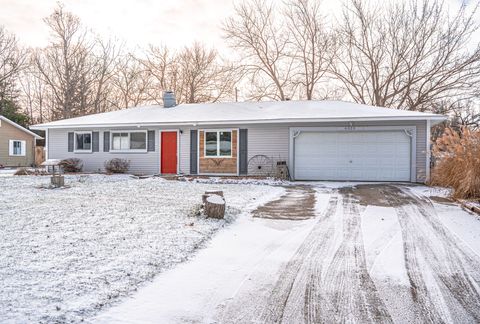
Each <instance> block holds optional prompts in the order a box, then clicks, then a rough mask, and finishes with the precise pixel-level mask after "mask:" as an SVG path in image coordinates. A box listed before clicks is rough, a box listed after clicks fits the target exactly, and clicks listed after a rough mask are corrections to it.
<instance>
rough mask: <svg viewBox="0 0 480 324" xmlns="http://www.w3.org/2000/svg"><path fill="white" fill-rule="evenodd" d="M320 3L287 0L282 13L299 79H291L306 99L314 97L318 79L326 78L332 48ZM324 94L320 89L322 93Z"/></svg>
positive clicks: (314, 0)
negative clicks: (285, 21)
mask: <svg viewBox="0 0 480 324" xmlns="http://www.w3.org/2000/svg"><path fill="white" fill-rule="evenodd" d="M320 4H321V2H320V1H316V0H290V1H289V2H288V3H287V4H286V5H287V6H286V10H285V13H284V15H285V18H286V20H287V30H288V32H289V35H290V36H291V42H292V47H293V53H292V55H293V57H294V59H295V61H296V62H297V64H298V67H297V68H296V71H297V72H296V76H297V77H299V78H298V79H296V78H295V79H294V82H295V83H296V85H297V86H298V88H299V90H300V91H304V92H305V96H306V99H307V100H312V99H313V98H314V95H315V90H316V89H315V88H316V87H317V86H318V84H319V82H320V81H322V79H323V80H326V78H325V76H326V74H327V73H328V71H329V68H330V65H331V64H332V61H333V53H334V51H335V48H334V46H335V39H334V37H333V33H331V32H329V31H328V30H327V27H326V25H325V23H324V20H325V18H324V17H323V16H322V15H321V5H320ZM327 91H328V90H327ZM328 94H329V92H325V91H324V95H327V96H328Z"/></svg>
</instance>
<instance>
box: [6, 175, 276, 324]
mask: <svg viewBox="0 0 480 324" xmlns="http://www.w3.org/2000/svg"><path fill="white" fill-rule="evenodd" d="M48 183H49V178H48V177H35V176H22V177H0V206H1V209H0V220H1V222H0V251H1V254H0V282H1V286H0V319H1V321H2V322H22V323H25V322H50V323H52V322H70V321H74V322H78V321H81V320H82V319H87V320H88V318H90V317H91V316H92V315H94V314H95V313H96V312H97V311H98V310H100V309H102V308H103V307H104V306H106V305H108V304H111V303H112V302H115V301H117V300H118V297H119V296H124V295H127V294H129V293H131V292H132V291H134V290H136V289H137V287H139V286H141V285H142V283H144V282H146V281H148V280H150V279H152V278H153V277H154V276H155V275H156V274H158V273H160V272H162V271H164V270H165V269H168V268H171V267H172V266H173V265H175V264H177V263H179V262H182V261H184V260H186V259H188V258H189V257H190V256H191V255H192V253H194V252H195V250H196V249H197V248H198V247H199V246H202V245H203V244H204V242H205V241H206V240H207V239H209V238H210V237H211V236H212V234H214V233H215V232H216V231H217V230H218V229H219V228H222V227H224V226H225V224H226V223H228V222H229V221H231V220H232V219H234V218H236V217H245V215H243V216H242V215H241V213H244V212H248V211H249V210H251V209H252V208H254V207H255V206H256V205H258V204H259V203H261V202H262V201H264V200H268V199H270V198H272V197H276V196H278V195H280V194H281V193H282V192H283V189H282V188H278V187H271V186H267V185H264V186H259V185H251V184H245V185H239V184H202V183H190V182H180V181H167V180H163V179H159V178H151V179H144V180H137V179H132V178H130V177H129V176H103V175H82V176H67V178H66V184H67V185H69V186H70V188H66V189H54V190H50V189H40V187H41V186H42V185H45V184H48ZM205 190H223V191H224V193H225V199H226V201H227V206H228V208H227V217H226V221H219V220H209V219H205V218H204V217H202V216H196V215H195V213H196V211H197V208H198V206H199V202H201V194H202V193H203V192H204V191H205ZM239 215H240V216H239Z"/></svg>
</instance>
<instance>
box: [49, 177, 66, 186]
mask: <svg viewBox="0 0 480 324" xmlns="http://www.w3.org/2000/svg"><path fill="white" fill-rule="evenodd" d="M50 183H51V184H52V186H54V187H55V188H59V187H63V186H65V179H64V177H63V176H62V175H58V174H54V175H52V177H51V178H50Z"/></svg>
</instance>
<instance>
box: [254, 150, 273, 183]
mask: <svg viewBox="0 0 480 324" xmlns="http://www.w3.org/2000/svg"><path fill="white" fill-rule="evenodd" d="M272 174H273V161H272V159H271V158H269V157H268V156H266V155H261V154H259V155H254V156H252V157H251V158H250V160H248V175H251V176H258V177H268V176H271V175H272Z"/></svg>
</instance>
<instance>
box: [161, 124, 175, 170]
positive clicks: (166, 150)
mask: <svg viewBox="0 0 480 324" xmlns="http://www.w3.org/2000/svg"><path fill="white" fill-rule="evenodd" d="M161 134H162V135H161V142H160V143H162V148H161V149H160V160H161V161H160V173H162V174H168V173H170V174H172V173H173V174H176V173H177V132H161Z"/></svg>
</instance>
